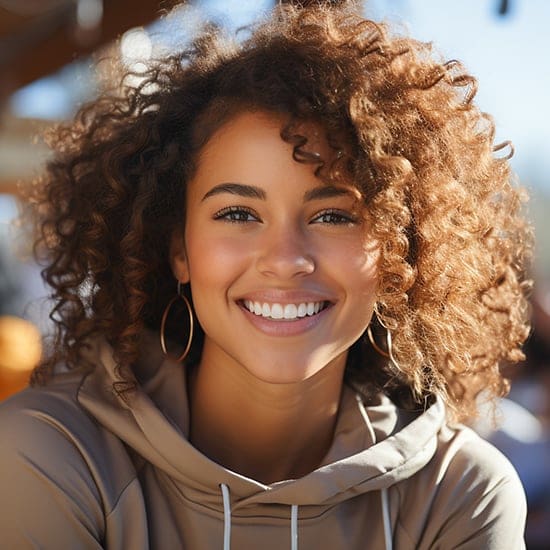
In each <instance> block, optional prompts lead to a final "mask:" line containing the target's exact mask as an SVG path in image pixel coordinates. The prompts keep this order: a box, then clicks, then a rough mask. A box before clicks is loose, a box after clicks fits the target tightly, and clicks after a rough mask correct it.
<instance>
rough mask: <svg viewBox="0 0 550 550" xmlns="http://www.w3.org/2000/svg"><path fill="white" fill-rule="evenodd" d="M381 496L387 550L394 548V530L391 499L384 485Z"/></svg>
mask: <svg viewBox="0 0 550 550" xmlns="http://www.w3.org/2000/svg"><path fill="white" fill-rule="evenodd" d="M380 498H381V499H382V521H383V522H384V540H385V542H386V550H392V548H393V543H392V532H391V521H390V501H389V498H388V489H387V488H385V487H384V489H382V490H381V491H380Z"/></svg>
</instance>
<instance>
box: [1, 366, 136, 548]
mask: <svg viewBox="0 0 550 550" xmlns="http://www.w3.org/2000/svg"><path fill="white" fill-rule="evenodd" d="M82 379H83V375H82V373H76V372H75V373H72V372H71V373H66V374H61V375H59V376H55V377H54V378H53V380H52V381H51V382H50V383H48V384H46V385H44V386H37V387H30V388H27V389H25V390H23V391H22V392H20V393H18V394H15V395H14V396H12V397H10V398H8V399H6V400H5V401H4V402H2V403H0V441H2V452H1V453H0V485H1V486H2V491H1V492H0V494H1V496H0V509H2V514H1V515H0V518H1V519H0V525H1V526H2V532H3V533H5V534H6V536H8V540H10V541H12V542H13V544H23V546H24V541H25V540H27V539H26V538H25V537H29V536H30V537H39V538H37V539H36V540H40V541H41V543H43V542H44V541H47V540H50V542H51V543H52V544H56V545H57V544H58V543H60V542H63V544H65V543H67V544H72V543H74V542H75V541H78V543H79V544H81V543H82V542H86V544H88V545H89V546H86V547H90V548H92V547H95V546H94V545H95V544H96V543H97V544H99V543H98V542H97V541H100V540H102V538H103V536H104V532H105V521H106V516H107V515H108V514H109V513H110V512H111V511H112V510H113V509H114V507H115V506H116V502H117V501H118V499H119V498H120V495H121V494H122V493H123V491H124V490H125V488H126V487H127V486H128V485H129V484H130V482H131V481H132V479H133V478H135V477H136V473H135V469H134V468H133V466H132V463H131V461H130V458H129V457H128V455H127V453H126V451H125V448H124V446H123V445H122V442H120V441H119V440H118V439H116V438H115V437H114V436H113V435H112V434H110V433H109V432H108V431H107V430H105V429H103V428H102V427H101V426H100V425H99V424H97V422H95V421H94V419H93V418H92V417H91V416H90V415H89V414H88V413H87V412H86V411H85V410H84V409H83V408H82V407H81V406H80V404H79V403H78V398H77V395H78V391H79V387H80V384H81V383H82ZM57 529H59V531H57ZM61 533H65V534H64V535H63V536H65V535H66V536H67V538H66V539H60V538H59V537H62V535H61ZM49 537H53V538H51V539H50V538H49ZM71 537H72V538H71ZM27 542H28V540H27ZM14 547H15V546H14ZM52 547H53V546H52ZM57 547H60V546H57ZM67 547H68V546H67ZM98 548H99V546H98Z"/></svg>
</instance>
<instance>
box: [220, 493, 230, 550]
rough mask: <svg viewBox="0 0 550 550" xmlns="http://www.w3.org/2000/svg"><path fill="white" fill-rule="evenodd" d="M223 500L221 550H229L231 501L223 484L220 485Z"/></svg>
mask: <svg viewBox="0 0 550 550" xmlns="http://www.w3.org/2000/svg"><path fill="white" fill-rule="evenodd" d="M220 488H221V490H222V499H223V550H231V500H230V498H229V487H228V486H227V485H226V484H225V483H221V484H220Z"/></svg>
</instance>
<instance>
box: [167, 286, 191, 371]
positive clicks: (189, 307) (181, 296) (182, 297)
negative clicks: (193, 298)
mask: <svg viewBox="0 0 550 550" xmlns="http://www.w3.org/2000/svg"><path fill="white" fill-rule="evenodd" d="M178 298H181V299H182V300H183V302H184V303H185V306H186V307H187V313H188V315H189V335H188V337H187V345H186V346H185V350H184V352H183V353H182V354H181V355H180V356H179V357H178V358H177V359H176V361H178V362H180V363H181V362H182V361H183V360H184V359H185V358H186V357H187V354H188V353H189V350H190V349H191V342H192V341H193V328H194V319H193V310H192V309H191V304H190V303H189V300H188V299H187V297H186V296H185V294H183V292H182V291H181V282H180V281H178V289H177V294H176V295H175V296H174V297H173V298H172V299H171V300H170V301H169V302H168V305H167V306H166V308H165V309H164V312H163V314H162V320H161V322H160V347H161V349H162V351H163V353H164V355H170V354H169V353H168V350H167V349H166V340H165V339H164V332H165V330H166V319H167V318H168V313H169V312H170V309H171V308H172V306H173V305H174V303H175V302H176V300H178Z"/></svg>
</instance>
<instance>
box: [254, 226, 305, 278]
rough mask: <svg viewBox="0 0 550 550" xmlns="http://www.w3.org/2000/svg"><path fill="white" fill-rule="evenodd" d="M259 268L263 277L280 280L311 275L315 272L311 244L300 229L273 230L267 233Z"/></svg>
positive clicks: (259, 259) (259, 257)
mask: <svg viewBox="0 0 550 550" xmlns="http://www.w3.org/2000/svg"><path fill="white" fill-rule="evenodd" d="M256 265H257V268H258V270H259V271H260V273H262V274H263V275H266V276H270V277H277V278H280V279H292V278H294V277H299V276H304V275H309V274H310V273H313V272H314V271H315V261H314V259H313V251H312V246H311V243H309V242H308V240H307V238H306V237H305V235H304V234H303V231H301V230H300V229H299V228H290V227H284V228H280V229H275V228H272V229H271V230H269V231H267V232H266V235H265V238H264V239H263V244H262V248H261V250H260V252H259V254H258V260H257V264H256Z"/></svg>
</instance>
